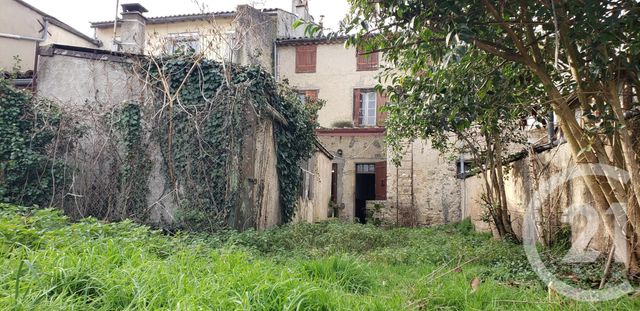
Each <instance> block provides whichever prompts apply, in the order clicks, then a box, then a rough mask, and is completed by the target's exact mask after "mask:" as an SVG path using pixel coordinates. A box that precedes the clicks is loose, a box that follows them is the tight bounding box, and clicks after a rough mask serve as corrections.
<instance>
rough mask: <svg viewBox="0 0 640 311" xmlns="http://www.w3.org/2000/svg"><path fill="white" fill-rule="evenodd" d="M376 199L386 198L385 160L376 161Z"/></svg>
mask: <svg viewBox="0 0 640 311" xmlns="http://www.w3.org/2000/svg"><path fill="white" fill-rule="evenodd" d="M375 191H376V200H386V199H387V161H383V162H378V163H376V189H375Z"/></svg>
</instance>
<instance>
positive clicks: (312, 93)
mask: <svg viewBox="0 0 640 311" xmlns="http://www.w3.org/2000/svg"><path fill="white" fill-rule="evenodd" d="M304 96H306V97H309V98H310V99H312V100H317V99H318V90H308V91H304Z"/></svg>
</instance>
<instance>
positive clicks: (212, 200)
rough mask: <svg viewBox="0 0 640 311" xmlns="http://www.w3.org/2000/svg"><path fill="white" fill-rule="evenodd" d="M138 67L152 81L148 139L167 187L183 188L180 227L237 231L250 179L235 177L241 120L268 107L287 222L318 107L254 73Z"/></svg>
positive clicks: (183, 64) (196, 63)
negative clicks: (155, 145) (274, 117)
mask: <svg viewBox="0 0 640 311" xmlns="http://www.w3.org/2000/svg"><path fill="white" fill-rule="evenodd" d="M141 68H146V69H145V70H147V71H148V74H149V76H150V77H151V79H152V80H153V81H156V84H155V86H156V90H157V92H156V93H157V94H156V95H157V96H156V97H157V100H156V101H155V107H154V108H155V109H154V110H155V111H156V112H157V113H158V115H159V118H158V119H157V120H156V124H157V125H156V126H154V128H155V129H154V133H153V136H154V138H155V139H156V140H157V141H158V142H159V144H160V146H161V152H162V156H163V159H164V172H165V174H166V176H167V180H168V182H169V183H171V185H170V186H171V188H172V189H175V188H176V185H179V186H180V188H182V189H184V191H181V193H182V195H181V196H180V197H178V199H179V200H180V205H181V206H180V210H179V216H180V218H181V221H182V223H183V224H184V225H185V227H187V228H189V229H194V230H205V231H216V230H219V229H222V228H226V227H233V226H234V225H235V223H236V221H237V219H238V217H239V216H240V213H241V211H240V209H241V204H242V202H241V196H242V193H241V192H242V187H243V184H242V183H243V182H245V181H246V180H247V178H248V177H250V176H241V175H240V174H241V173H240V172H242V170H241V167H240V165H241V164H242V162H243V154H242V151H243V149H242V148H243V138H244V137H245V136H246V130H247V127H248V126H249V125H248V124H250V122H249V120H248V119H247V116H248V115H250V114H252V113H254V111H255V113H257V114H259V115H267V110H268V109H267V106H271V107H272V108H273V109H275V110H276V111H278V112H279V113H280V114H281V115H282V116H283V117H284V119H285V120H286V122H284V123H286V124H281V123H279V122H275V129H274V133H275V136H276V141H277V150H278V164H277V169H278V176H279V183H280V184H279V186H280V203H281V210H282V216H283V219H284V220H285V221H289V220H291V218H292V216H293V215H294V213H295V210H296V207H297V199H298V193H299V189H300V188H299V187H300V185H301V182H300V181H301V178H302V172H301V169H300V167H299V164H300V163H301V162H302V161H304V160H306V159H308V158H309V157H310V155H311V151H312V150H313V144H314V140H315V132H314V131H315V126H316V123H315V119H314V117H313V116H314V115H315V113H316V112H317V105H304V104H302V103H301V102H300V100H299V98H298V96H297V94H296V93H295V92H294V91H293V90H292V89H290V88H288V87H286V86H279V85H278V84H277V83H276V81H275V80H274V79H273V77H272V76H271V75H269V74H268V73H266V72H265V71H264V70H262V69H261V68H259V67H255V66H252V67H244V66H237V65H233V64H225V65H224V66H223V64H221V63H219V62H216V61H212V60H206V59H205V60H203V59H196V58H194V57H193V55H177V56H173V57H163V58H157V59H152V60H150V62H149V63H148V64H145V65H143V66H142V67H141ZM165 82H166V84H164V83H165ZM167 86H168V87H167ZM178 92H179V94H176V93H178Z"/></svg>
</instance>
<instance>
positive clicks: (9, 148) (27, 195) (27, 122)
mask: <svg viewBox="0 0 640 311" xmlns="http://www.w3.org/2000/svg"><path fill="white" fill-rule="evenodd" d="M45 106H46V107H45ZM43 107H44V108H43ZM60 119H61V114H60V112H59V111H58V109H57V108H56V107H54V106H52V105H45V103H43V102H40V101H37V100H36V99H34V98H33V96H32V95H31V93H30V92H28V91H25V90H18V89H15V88H14V87H13V86H11V85H10V83H9V81H7V80H5V79H2V78H0V202H11V203H18V204H22V205H41V206H46V205H48V204H49V202H50V200H51V198H52V196H53V195H54V193H53V192H54V189H55V186H54V185H61V184H63V182H62V181H63V180H64V174H63V171H64V170H63V168H64V166H63V164H62V162H60V161H56V160H52V159H51V158H50V157H49V155H48V151H50V150H51V148H52V144H53V142H54V139H55V137H56V132H57V127H58V126H59V124H60Z"/></svg>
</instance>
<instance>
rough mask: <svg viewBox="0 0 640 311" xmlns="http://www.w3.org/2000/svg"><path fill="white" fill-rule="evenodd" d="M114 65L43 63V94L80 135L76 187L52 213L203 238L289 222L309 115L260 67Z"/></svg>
mask: <svg viewBox="0 0 640 311" xmlns="http://www.w3.org/2000/svg"><path fill="white" fill-rule="evenodd" d="M58 48H64V47H58ZM111 58H114V56H112V55H110V56H108V57H94V56H87V55H81V54H74V53H73V51H60V52H56V51H52V52H51V53H50V54H49V55H48V57H42V61H41V69H40V72H42V73H43V74H42V75H41V76H40V77H41V78H40V80H39V85H40V86H41V87H40V88H39V90H38V92H39V94H41V95H42V96H46V97H49V98H54V99H59V100H60V104H61V106H63V107H65V109H67V110H68V111H70V112H71V113H72V114H77V115H78V118H79V120H81V121H80V122H79V123H80V124H81V125H82V127H83V128H84V130H85V133H86V135H84V136H83V137H82V138H81V139H79V140H78V141H77V142H76V143H75V144H74V150H73V152H71V150H69V151H68V152H67V155H68V156H69V157H68V158H69V161H68V163H69V164H72V166H73V167H74V168H75V172H74V174H75V175H74V178H75V179H74V180H76V181H77V182H76V183H75V184H73V187H68V188H67V189H66V190H67V191H68V192H69V193H71V195H68V196H66V197H65V199H64V200H62V201H60V203H59V204H61V205H64V208H65V210H66V211H68V212H69V213H75V214H77V215H78V216H89V215H94V216H97V217H100V218H104V219H122V218H134V219H137V220H139V221H143V222H149V223H156V224H158V225H161V226H164V227H180V228H184V229H192V230H200V231H202V230H205V231H215V230H220V229H225V228H238V229H246V228H265V227H269V226H273V225H276V224H280V223H283V222H287V221H290V220H291V219H292V217H293V215H294V214H295V211H296V209H297V204H298V201H299V200H298V199H299V194H300V186H301V179H302V172H301V170H300V167H299V164H300V163H301V162H302V161H304V160H306V159H307V158H308V157H309V156H310V155H311V152H312V150H313V143H314V139H315V133H314V130H315V126H316V124H315V117H314V116H315V113H316V111H317V109H318V108H319V106H318V105H317V104H311V105H305V104H303V103H302V102H300V100H299V98H298V96H297V94H296V93H295V92H294V91H293V90H292V89H290V88H288V87H287V86H286V85H278V84H277V83H276V82H275V80H274V79H273V78H272V77H271V76H270V74H268V73H267V72H265V71H264V70H262V69H260V68H259V67H242V66H237V65H231V64H222V63H218V62H214V61H211V60H207V59H203V58H200V57H198V56H196V55H184V54H183V55H178V56H174V57H168V58H167V57H164V58H155V59H142V60H141V59H136V60H133V59H127V58H126V57H119V58H117V57H116V59H115V60H114V59H111ZM68 70H73V73H74V74H73V75H71V74H68V73H69V71H68ZM74 94H77V95H75V96H73V95H74ZM79 181H81V185H79V184H78V182H79Z"/></svg>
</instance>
